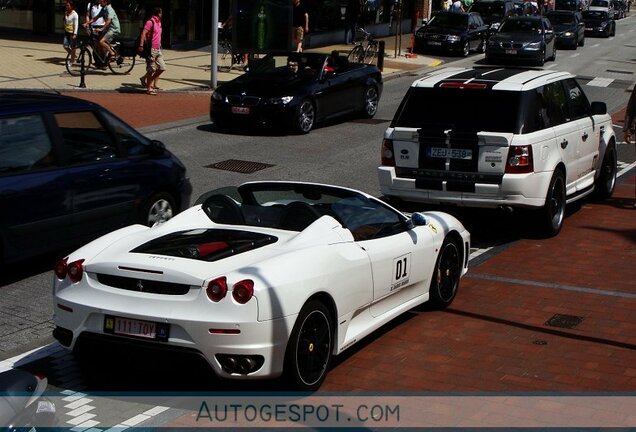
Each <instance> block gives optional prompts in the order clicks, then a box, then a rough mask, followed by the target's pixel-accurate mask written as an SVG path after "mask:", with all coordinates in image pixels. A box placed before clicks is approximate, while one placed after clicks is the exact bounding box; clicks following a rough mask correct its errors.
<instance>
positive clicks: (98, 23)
mask: <svg viewBox="0 0 636 432" xmlns="http://www.w3.org/2000/svg"><path fill="white" fill-rule="evenodd" d="M101 11H102V5H101V4H100V3H99V1H94V2H91V3H89V4H88V5H87V6H86V21H84V24H88V23H89V21H90V20H92V19H93V18H95V17H96V16H97V15H99V13H100V12H101ZM102 27H104V18H98V19H96V20H95V21H93V22H92V23H91V29H92V31H93V34H97V33H99V32H100V31H101V29H102Z"/></svg>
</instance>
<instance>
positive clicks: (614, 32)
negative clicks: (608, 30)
mask: <svg viewBox="0 0 636 432" xmlns="http://www.w3.org/2000/svg"><path fill="white" fill-rule="evenodd" d="M614 36H616V24H614V25H613V26H612V37H614Z"/></svg>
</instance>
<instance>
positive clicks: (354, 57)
mask: <svg viewBox="0 0 636 432" xmlns="http://www.w3.org/2000/svg"><path fill="white" fill-rule="evenodd" d="M347 60H349V62H350V63H362V62H363V61H364V48H363V47H362V45H356V46H354V47H353V48H352V49H351V51H349V54H348V55H347Z"/></svg>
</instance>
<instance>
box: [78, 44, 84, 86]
mask: <svg viewBox="0 0 636 432" xmlns="http://www.w3.org/2000/svg"><path fill="white" fill-rule="evenodd" d="M85 53H86V51H80V57H81V59H80V62H81V63H80V84H79V86H80V88H86V81H85V80H84V75H85V74H86V68H85V66H84V62H85V61H86V55H85Z"/></svg>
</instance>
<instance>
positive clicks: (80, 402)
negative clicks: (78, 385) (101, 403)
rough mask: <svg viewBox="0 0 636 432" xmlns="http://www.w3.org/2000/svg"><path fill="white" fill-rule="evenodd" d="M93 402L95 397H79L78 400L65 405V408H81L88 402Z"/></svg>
mask: <svg viewBox="0 0 636 432" xmlns="http://www.w3.org/2000/svg"><path fill="white" fill-rule="evenodd" d="M91 402H93V399H89V398H81V399H78V400H76V401H74V402H71V403H70V404H68V405H64V408H68V409H72V410H74V409H75V408H79V407H81V406H82V405H86V404H87V403H91Z"/></svg>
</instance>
